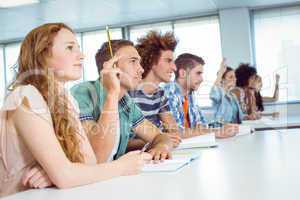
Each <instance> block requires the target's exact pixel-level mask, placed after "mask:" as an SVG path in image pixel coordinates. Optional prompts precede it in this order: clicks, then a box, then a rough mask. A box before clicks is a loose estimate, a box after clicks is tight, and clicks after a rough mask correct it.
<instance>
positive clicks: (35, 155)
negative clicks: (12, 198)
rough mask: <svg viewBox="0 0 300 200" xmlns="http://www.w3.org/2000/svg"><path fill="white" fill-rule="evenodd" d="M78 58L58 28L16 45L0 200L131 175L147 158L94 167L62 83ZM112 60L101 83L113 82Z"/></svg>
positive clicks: (75, 73)
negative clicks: (31, 189) (26, 192)
mask: <svg viewBox="0 0 300 200" xmlns="http://www.w3.org/2000/svg"><path fill="white" fill-rule="evenodd" d="M83 57H84V56H83V55H82V53H81V52H80V50H79V46H78V43H77V41H76V36H75V34H74V32H73V31H72V29H70V28H69V27H68V26H66V25H64V24H62V23H51V24H44V25H42V26H40V27H37V28H35V29H33V30H32V31H31V32H30V33H29V34H28V35H27V36H26V37H25V39H24V41H23V42H22V45H21V50H20V55H19V58H18V73H17V76H16V80H15V81H14V83H13V85H12V90H11V92H10V93H9V94H8V96H7V97H6V98H5V101H4V104H3V107H2V110H1V112H0V127H1V130H0V155H1V157H0V197H2V196H5V195H9V194H13V193H15V192H18V191H22V190H26V189H28V188H29V187H36V188H41V187H46V186H49V185H51V184H52V183H53V184H54V185H55V186H57V187H58V188H69V187H74V186H79V185H84V184H89V183H94V182H97V181H100V180H105V179H110V178H112V177H116V176H121V175H131V174H136V173H138V172H139V171H140V169H141V167H142V165H143V163H144V161H145V160H149V159H151V155H150V154H147V153H140V151H135V152H131V153H128V154H126V155H124V156H123V157H120V158H119V159H118V160H116V161H113V162H109V163H105V164H99V163H100V162H101V161H100V160H97V156H96V155H95V154H94V150H93V148H92V146H91V144H90V142H89V140H88V138H87V135H86V133H85V131H84V129H83V127H82V125H81V123H80V121H79V116H78V109H77V108H76V103H75V100H74V99H72V96H71V95H70V94H69V93H68V92H67V91H66V90H65V89H64V83H65V82H67V81H70V80H77V79H79V78H80V76H81V70H82V65H81V63H82V60H83ZM115 60H116V59H113V60H110V61H108V62H107V63H106V64H105V69H103V73H105V74H107V76H106V77H107V80H106V81H107V82H113V81H117V80H116V79H115V78H114V76H115V75H116V74H117V72H118V70H116V69H113V68H112V64H113V63H114V61H115ZM115 85H118V84H115ZM111 117H113V116H111ZM114 119H115V121H116V123H117V126H118V125H119V123H118V121H119V119H118V117H115V118H114ZM116 129H119V128H118V127H116Z"/></svg>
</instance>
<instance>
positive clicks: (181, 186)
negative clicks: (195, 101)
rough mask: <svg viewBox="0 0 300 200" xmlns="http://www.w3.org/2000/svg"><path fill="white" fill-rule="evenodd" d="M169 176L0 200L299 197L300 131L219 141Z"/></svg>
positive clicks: (253, 199) (143, 176)
mask: <svg viewBox="0 0 300 200" xmlns="http://www.w3.org/2000/svg"><path fill="white" fill-rule="evenodd" d="M218 142H219V146H218V147H217V148H211V149H200V150H197V151H200V152H201V153H200V158H199V159H198V160H195V161H194V162H192V163H191V164H189V165H188V166H186V167H184V168H182V169H181V170H179V171H177V172H174V173H151V174H141V175H137V176H131V177H118V178H115V179H112V180H109V181H105V182H100V183H96V184H92V185H87V186H82V187H77V188H72V189H67V190H58V189H45V190H29V191H26V192H22V193H18V194H16V195H13V196H8V197H6V198H3V200H16V199H25V200H26V199H30V200H49V199H55V200H63V199H64V200H65V199H70V200H79V199H82V200H83V199H84V200H85V199H91V200H92V199H97V200H99V199H114V200H117V199H130V200H135V199H143V200H148V199H149V200H153V199H172V200H179V199H193V200H194V199H195V200H201V199H203V200H206V199H209V200H220V199H222V200H241V199H242V200H256V199H271V200H277V199H278V200H279V199H280V200H282V199H289V200H291V199H299V197H300V189H299V182H300V171H299V169H300V159H299V153H300V145H299V144H300V129H292V130H291V131H290V130H286V131H285V132H284V133H279V131H262V132H257V133H255V134H254V135H245V136H239V137H235V138H230V139H224V140H219V141H218Z"/></svg>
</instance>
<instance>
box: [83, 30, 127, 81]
mask: <svg viewBox="0 0 300 200" xmlns="http://www.w3.org/2000/svg"><path fill="white" fill-rule="evenodd" d="M110 33H111V39H112V40H113V39H122V31H121V29H111V30H110ZM106 41H107V34H106V31H95V32H87V33H83V47H82V48H83V53H84V54H85V59H84V78H85V80H96V79H97V78H98V77H99V76H98V70H97V66H96V62H95V55H96V53H97V50H98V49H99V48H100V47H101V45H102V44H103V43H104V42H106Z"/></svg>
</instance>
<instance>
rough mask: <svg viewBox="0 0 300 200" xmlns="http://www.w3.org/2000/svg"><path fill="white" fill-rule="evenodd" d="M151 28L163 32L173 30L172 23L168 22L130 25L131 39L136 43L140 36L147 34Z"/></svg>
mask: <svg viewBox="0 0 300 200" xmlns="http://www.w3.org/2000/svg"><path fill="white" fill-rule="evenodd" d="M150 30H156V31H161V32H162V33H165V32H167V31H172V23H171V22H166V23H156V24H147V25H140V26H132V27H130V40H131V41H133V42H134V43H136V42H137V39H138V38H139V37H141V36H144V35H146V34H147V33H148V32H149V31H150Z"/></svg>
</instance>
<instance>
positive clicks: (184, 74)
mask: <svg viewBox="0 0 300 200" xmlns="http://www.w3.org/2000/svg"><path fill="white" fill-rule="evenodd" d="M204 64H205V62H204V60H203V59H202V58H201V57H199V56H196V55H193V54H189V53H184V54H181V55H179V56H178V57H177V59H176V60H175V65H176V71H175V81H172V82H170V83H167V84H166V85H165V86H164V91H165V94H166V96H167V97H168V100H169V106H170V109H171V111H172V113H173V117H174V118H175V120H176V122H177V124H178V125H179V127H180V131H181V132H182V137H183V138H189V137H193V136H197V135H202V134H207V133H211V132H214V133H215V134H216V137H217V138H227V137H231V136H234V135H236V134H237V133H238V129H239V126H238V125H237V124H229V123H228V124H225V125H224V126H223V127H222V128H217V129H211V128H207V127H206V125H207V121H206V119H205V117H204V116H203V114H202V112H201V109H200V107H199V106H198V105H196V102H195V99H196V96H195V91H196V90H198V88H199V87H200V84H201V83H202V81H203V77H202V76H203V66H204Z"/></svg>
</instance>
